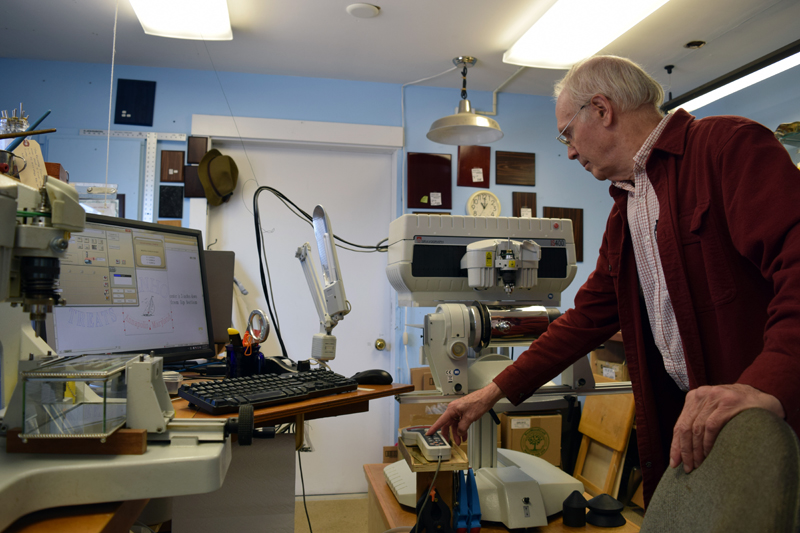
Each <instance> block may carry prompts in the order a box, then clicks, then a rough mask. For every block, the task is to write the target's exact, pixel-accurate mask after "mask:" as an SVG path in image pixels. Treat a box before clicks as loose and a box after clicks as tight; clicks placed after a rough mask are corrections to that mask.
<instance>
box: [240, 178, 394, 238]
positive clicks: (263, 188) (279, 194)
mask: <svg viewBox="0 0 800 533" xmlns="http://www.w3.org/2000/svg"><path fill="white" fill-rule="evenodd" d="M260 191H269V192H271V193H272V194H274V195H275V196H277V197H278V198H279V199H280V200H281V201H282V202H284V203H288V204H289V205H291V206H292V207H294V208H295V209H296V210H297V211H298V212H299V213H300V214H301V215H302V216H303V218H305V219H306V220H308V221H309V222H311V221H313V220H314V217H312V216H311V215H309V214H308V213H306V212H305V211H303V210H302V209H301V208H300V207H298V206H297V204H295V203H294V202H292V201H291V200H290V199H289V197H288V196H286V195H285V194H283V193H282V192H281V191H279V190H277V189H274V188H272V187H268V186H266V185H262V186H261V187H259V188H258V189H256V195H258V193H259V192H260ZM254 207H255V206H254ZM333 238H334V239H336V240H338V241H339V242H343V243H345V244H347V245H349V246H353V247H355V248H363V249H366V250H373V251H376V252H386V251H388V247H386V246H381V243H384V242H386V241H388V240H389V239H382V240H381V241H379V242H378V244H375V245H363V244H355V243H352V242H350V241H347V240H345V239H343V238H341V237H339V236H338V235H336V234H334V235H333Z"/></svg>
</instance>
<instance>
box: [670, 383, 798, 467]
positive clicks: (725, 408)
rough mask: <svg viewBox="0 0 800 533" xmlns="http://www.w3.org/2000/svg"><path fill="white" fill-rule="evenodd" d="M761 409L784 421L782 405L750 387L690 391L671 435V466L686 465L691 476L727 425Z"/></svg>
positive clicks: (729, 386) (726, 386)
mask: <svg viewBox="0 0 800 533" xmlns="http://www.w3.org/2000/svg"><path fill="white" fill-rule="evenodd" d="M752 407H761V408H762V409H766V410H768V411H772V412H773V413H775V414H776V415H778V416H780V417H781V418H784V417H785V414H784V411H783V406H782V405H781V402H780V401H779V400H778V399H777V398H776V397H775V396H772V395H771V394H767V393H765V392H761V391H760V390H758V389H755V388H753V387H751V386H750V385H743V384H740V383H735V384H733V385H716V386H710V387H699V388H697V389H695V390H692V391H689V393H688V394H687V395H686V402H685V404H684V406H683V411H682V412H681V416H680V417H679V418H678V422H677V423H676V424H675V429H674V430H673V432H672V446H671V447H670V451H669V466H670V467H671V468H675V467H676V466H678V465H679V464H681V462H683V469H684V470H685V471H686V473H687V474H688V473H689V472H691V471H692V470H694V469H695V468H697V467H698V466H700V464H701V463H702V462H703V460H704V459H705V458H706V457H708V454H709V453H710V452H711V447H712V446H713V445H714V441H716V440H717V435H719V432H720V431H721V430H722V428H723V426H725V424H727V423H728V421H729V420H730V419H731V418H733V417H734V416H736V415H737V414H739V413H741V412H742V411H744V410H745V409H750V408H752Z"/></svg>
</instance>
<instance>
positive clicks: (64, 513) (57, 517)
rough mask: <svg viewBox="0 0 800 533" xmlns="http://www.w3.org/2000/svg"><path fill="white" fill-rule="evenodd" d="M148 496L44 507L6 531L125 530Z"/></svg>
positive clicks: (71, 532) (83, 532)
mask: <svg viewBox="0 0 800 533" xmlns="http://www.w3.org/2000/svg"><path fill="white" fill-rule="evenodd" d="M146 504H147V500H131V501H127V502H110V503H94V504H90V505H74V506H70V507H57V508H55V509H45V510H43V511H36V512H35V513H31V514H28V515H25V516H23V517H22V518H20V519H19V520H17V521H16V522H14V523H13V524H11V525H10V526H9V527H8V529H6V530H5V532H6V533H51V532H53V531H58V532H60V533H116V532H119V531H128V530H129V529H130V526H132V525H133V524H134V522H135V521H136V518H137V517H138V516H139V515H140V514H141V512H142V510H143V509H144V507H145V505H146Z"/></svg>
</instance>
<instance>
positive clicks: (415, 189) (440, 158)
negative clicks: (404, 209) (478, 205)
mask: <svg viewBox="0 0 800 533" xmlns="http://www.w3.org/2000/svg"><path fill="white" fill-rule="evenodd" d="M452 176H453V171H452V167H451V161H450V154H422V153H414V152H411V153H409V154H408V200H407V203H408V207H409V208H412V209H417V208H424V209H452V207H453V204H452V201H453V198H452V193H453V181H452Z"/></svg>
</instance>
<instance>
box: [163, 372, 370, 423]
mask: <svg viewBox="0 0 800 533" xmlns="http://www.w3.org/2000/svg"><path fill="white" fill-rule="evenodd" d="M357 388H358V383H356V380H354V379H350V378H346V377H344V376H342V375H339V374H336V373H334V372H331V371H330V370H325V369H322V368H315V369H313V370H308V371H306V372H287V373H285V374H262V375H259V376H247V377H244V378H231V379H224V380H217V381H201V382H199V383H192V384H190V385H182V386H181V388H180V389H179V390H178V396H180V397H181V398H184V399H185V400H188V402H189V403H190V404H193V405H196V406H197V407H199V408H200V409H202V410H203V411H205V412H207V413H211V414H212V415H220V414H223V413H233V412H236V411H238V410H239V406H240V405H245V404H252V405H253V407H254V408H256V409H260V408H263V407H269V406H272V405H278V404H281V403H289V402H297V401H300V400H307V399H309V398H317V397H319V396H329V395H331V394H338V393H340V392H350V391H354V390H356V389H357Z"/></svg>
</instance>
